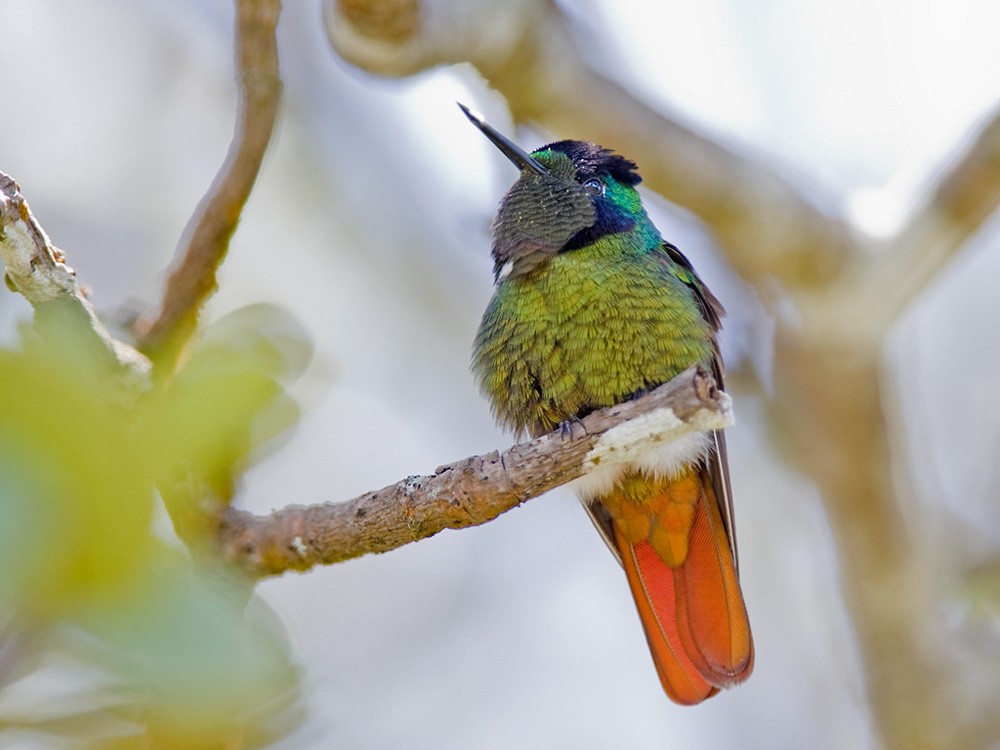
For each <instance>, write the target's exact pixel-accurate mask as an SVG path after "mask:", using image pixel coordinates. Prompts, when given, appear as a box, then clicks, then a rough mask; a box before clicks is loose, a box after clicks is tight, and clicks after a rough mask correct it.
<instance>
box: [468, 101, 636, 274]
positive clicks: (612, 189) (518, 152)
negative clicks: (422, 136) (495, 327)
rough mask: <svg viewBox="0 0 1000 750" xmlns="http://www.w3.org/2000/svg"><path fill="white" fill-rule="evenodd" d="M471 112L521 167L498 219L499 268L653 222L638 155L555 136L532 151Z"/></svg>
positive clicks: (526, 267)
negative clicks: (645, 202) (643, 197)
mask: <svg viewBox="0 0 1000 750" xmlns="http://www.w3.org/2000/svg"><path fill="white" fill-rule="evenodd" d="M458 106H459V107H461V109H462V111H463V112H464V113H465V115H466V117H468V118H469V120H471V121H472V123H473V124H474V125H475V126H476V127H477V128H479V129H480V130H481V131H482V132H483V134H484V135H485V136H486V137H487V138H488V139H489V140H490V141H491V142H492V143H493V144H494V145H495V146H496V147H497V148H499V149H500V151H502V152H503V153H504V155H505V156H507V158H508V159H510V160H511V161H512V162H513V163H514V165H515V166H517V167H518V168H519V169H520V170H521V175H520V177H519V178H518V180H517V182H515V183H514V184H513V186H511V188H510V190H508V191H507V193H506V194H505V195H504V196H503V198H502V199H501V200H500V208H499V210H498V211H497V214H496V217H495V218H494V219H493V225H492V229H493V250H492V254H493V271H494V274H495V275H496V276H497V278H499V276H500V273H501V272H502V271H503V269H504V268H505V267H506V266H507V265H508V264H510V268H511V270H510V272H511V274H523V273H527V272H529V271H531V270H532V269H534V268H536V267H538V266H539V265H541V264H542V263H544V262H545V261H546V260H548V259H549V258H550V257H552V256H554V255H556V254H558V253H562V252H569V251H571V250H576V249H579V248H582V247H585V246H587V245H589V244H591V243H592V242H595V241H596V240H599V239H600V238H601V237H604V236H606V235H609V234H615V233H618V232H627V231H629V230H631V229H633V228H634V227H635V226H636V224H637V223H638V222H640V221H642V222H644V223H648V219H647V218H646V212H645V210H644V209H643V207H642V201H641V200H640V198H639V193H638V192H637V190H636V188H635V186H636V185H637V184H638V183H639V182H640V181H641V179H642V178H641V177H639V173H638V172H637V171H636V169H637V167H636V164H635V162H633V161H630V160H629V159H626V158H625V157H624V156H621V155H619V154H616V153H614V152H613V151H611V150H610V149H606V148H602V147H601V146H598V145H596V144H593V143H586V142H584V141H556V142H555V143H550V144H548V145H546V146H542V147H541V148H539V149H536V150H535V151H533V152H531V153H530V154H528V153H527V152H525V151H524V150H523V149H521V148H520V147H518V146H517V145H516V144H515V143H513V141H511V140H510V139H508V138H507V137H506V136H504V135H503V134H501V133H500V132H499V131H497V130H496V129H495V128H493V127H492V126H491V125H489V124H487V123H486V122H484V121H483V119H482V118H481V117H479V116H478V115H475V114H474V113H472V112H471V111H470V110H469V109H468V108H466V107H465V106H463V105H461V104H459V105H458Z"/></svg>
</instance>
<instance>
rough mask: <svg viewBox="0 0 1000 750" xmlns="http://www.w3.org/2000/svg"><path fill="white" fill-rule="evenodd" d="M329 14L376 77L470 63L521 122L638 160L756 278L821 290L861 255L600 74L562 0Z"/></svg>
mask: <svg viewBox="0 0 1000 750" xmlns="http://www.w3.org/2000/svg"><path fill="white" fill-rule="evenodd" d="M486 14H488V15H489V18H490V22H489V23H483V22H482V18H483V17H484V15H486ZM324 17H325V21H326V27H327V34H328V36H329V38H330V41H331V44H332V45H333V47H334V49H335V50H336V51H337V53H338V54H339V55H341V56H342V57H343V58H344V59H346V60H347V61H348V62H351V63H353V64H355V65H358V66H359V67H361V68H363V69H364V70H367V71H369V72H374V73H378V74H380V75H391V76H405V75H412V74H414V73H417V72H419V71H421V70H425V69H428V68H431V67H434V66H437V65H441V64H442V63H459V62H470V63H472V64H473V65H474V66H475V67H476V68H477V69H478V70H479V71H480V72H481V73H482V74H483V75H484V76H485V77H486V78H487V80H488V81H489V82H490V84H491V85H492V86H493V87H495V88H496V89H497V90H498V91H499V92H500V93H501V94H503V96H504V98H505V99H506V100H507V104H508V106H509V107H510V111H511V114H512V115H513V116H514V120H515V122H534V123H537V124H539V125H541V126H542V127H544V128H545V129H547V130H549V131H551V132H553V133H555V134H557V135H558V136H559V137H565V138H581V139H585V140H591V141H594V142H596V143H601V144H603V145H606V146H610V147H613V148H614V149H615V150H616V151H619V152H621V153H623V154H625V155H626V156H628V157H629V158H633V159H636V160H637V161H638V163H639V166H640V170H641V172H642V175H643V180H644V184H646V185H648V186H649V187H650V188H651V189H653V190H654V191H656V192H657V193H659V194H660V195H663V196H665V197H667V198H668V199H669V200H671V201H672V202H674V203H676V204H677V205H680V206H683V207H684V208H687V209H688V210H690V211H692V212H693V213H695V214H696V215H698V216H700V217H701V218H702V219H703V220H704V221H705V223H706V224H707V225H708V227H709V229H710V230H711V231H712V233H713V235H714V236H715V237H716V239H717V240H718V242H719V244H720V246H721V248H722V249H723V250H724V251H725V253H726V257H727V259H728V260H729V261H730V263H732V265H733V266H734V267H735V268H736V269H737V271H739V272H740V273H741V275H743V276H744V278H747V279H749V280H751V281H753V280H760V279H778V280H780V281H783V282H785V283H786V284H791V285H800V286H814V285H818V284H822V283H824V282H827V281H829V280H830V279H832V278H834V277H836V276H837V275H838V274H839V273H840V272H841V271H842V269H843V267H844V265H845V263H846V262H847V261H848V260H849V259H850V258H851V257H852V256H853V255H855V254H856V252H857V248H856V247H855V246H854V245H853V243H852V241H851V236H850V233H849V231H848V227H847V226H846V224H845V223H844V222H843V221H842V220H841V219H840V217H839V216H837V215H836V214H835V213H834V212H833V211H832V210H831V208H832V206H830V205H827V206H819V205H817V204H816V203H815V202H814V201H813V200H812V199H811V198H807V197H806V192H805V191H804V190H803V189H801V188H800V186H799V185H798V184H795V183H793V182H792V181H791V180H790V179H788V178H786V177H785V176H783V175H781V174H779V173H778V172H776V171H774V170H773V169H771V168H769V167H768V166H766V165H765V164H764V163H762V162H761V161H759V160H757V159H754V158H752V157H751V156H750V155H749V154H748V153H747V152H745V151H744V152H743V153H741V152H739V151H737V150H735V149H732V148H729V147H728V146H726V145H723V144H722V143H720V142H718V141H716V140H713V139H710V138H706V137H705V136H703V135H701V134H699V133H696V132H695V131H694V130H692V129H691V128H689V127H687V126H686V125H684V124H682V123H681V122H680V121H678V120H677V119H675V118H671V117H668V116H666V115H664V114H662V113H661V112H659V111H657V110H655V109H653V108H652V107H650V106H648V105H646V104H645V103H643V102H642V101H640V100H639V99H638V98H636V97H635V96H634V95H632V94H631V93H630V92H629V91H627V90H626V88H625V87H624V86H622V85H621V84H620V83H618V82H617V81H614V80H611V79H610V78H607V77H606V76H604V75H601V74H600V73H598V72H596V71H595V70H594V69H593V68H592V67H591V65H590V60H589V59H588V57H587V56H586V55H585V54H584V51H583V50H581V46H580V44H579V43H578V42H577V39H576V35H575V34H574V31H573V29H572V24H571V23H570V21H569V19H568V18H567V17H566V16H565V14H564V13H563V11H562V10H561V9H560V8H559V6H558V4H557V3H552V2H550V1H549V0H522V1H521V2H516V3H497V2H489V1H488V0H480V1H478V2H470V0H325V2H324ZM580 92H586V95H581V93H580ZM799 182H800V183H801V182H803V181H802V180H801V179H800V180H799ZM809 192H810V194H811V195H816V194H818V193H819V190H818V189H817V187H816V186H815V185H813V186H810V188H809ZM828 203H830V204H832V203H833V201H832V199H831V200H829V201H828ZM762 216H766V217H767V220H766V221H762V220H761V217H762Z"/></svg>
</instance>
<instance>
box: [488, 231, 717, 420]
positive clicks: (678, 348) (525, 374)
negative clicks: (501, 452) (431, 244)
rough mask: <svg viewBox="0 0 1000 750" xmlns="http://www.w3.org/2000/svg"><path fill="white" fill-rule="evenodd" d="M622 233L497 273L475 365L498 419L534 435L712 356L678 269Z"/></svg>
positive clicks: (709, 336)
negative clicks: (518, 270) (522, 270)
mask: <svg viewBox="0 0 1000 750" xmlns="http://www.w3.org/2000/svg"><path fill="white" fill-rule="evenodd" d="M630 240H631V241H632V242H634V240H635V237H634V236H632V237H629V236H628V235H625V236H617V237H615V236H609V237H604V238H602V239H601V240H600V241H599V242H598V243H595V245H592V246H590V247H586V248H580V249H578V250H575V251H571V252H565V253H560V254H558V255H556V256H554V257H552V258H551V259H550V260H549V261H548V262H547V263H544V264H542V265H541V266H539V267H538V268H535V269H534V270H532V271H531V272H529V273H526V274H518V275H511V276H509V277H508V278H506V279H504V280H502V281H501V282H500V284H499V286H498V287H497V290H496V293H495V294H494V296H493V299H492V300H491V301H490V304H489V306H488V307H487V309H486V313H485V314H484V316H483V320H482V323H481V324H480V327H479V332H478V334H477V336H476V343H475V354H474V358H473V370H474V371H475V373H476V375H477V376H478V377H479V381H480V385H481V387H482V390H483V391H484V393H485V394H486V395H487V396H488V397H489V399H490V401H491V403H492V405H493V410H494V412H495V414H496V416H497V419H498V420H499V421H500V422H501V423H503V424H504V425H505V426H507V427H509V428H511V429H513V430H515V431H518V432H520V431H522V430H523V431H527V432H528V433H530V434H532V435H538V434H542V433H544V432H547V431H549V430H551V429H553V428H554V427H555V426H556V425H558V424H559V423H560V422H562V421H564V420H567V419H570V418H572V417H574V416H580V415H583V414H586V413H587V412H588V411H590V410H593V409H596V408H600V407H602V406H610V405H612V404H615V403H619V402H620V401H622V400H623V399H625V398H627V397H628V396H630V395H632V394H633V393H635V392H636V391H639V390H642V389H646V388H651V387H654V386H656V385H659V384H661V383H664V382H666V381H667V380H669V379H670V378H672V377H674V376H675V375H677V374H678V373H680V372H682V371H683V370H684V369H686V368H687V367H689V366H690V365H692V364H695V363H702V364H708V363H709V362H710V361H711V358H712V355H713V351H714V349H713V346H714V344H713V333H714V332H713V331H712V330H711V327H710V325H709V323H708V322H707V321H706V320H705V318H704V316H703V315H702V311H701V309H700V308H699V305H698V303H697V301H696V299H695V297H694V294H693V291H692V289H691V287H690V286H689V285H688V283H685V281H684V280H683V273H682V272H683V271H684V270H685V269H683V268H680V267H678V266H677V264H675V263H674V262H673V261H672V260H671V259H670V258H669V257H668V256H667V255H666V253H664V252H662V251H660V250H659V249H653V250H648V251H643V252H636V251H634V250H632V251H631V252H630V250H631V248H628V247H626V246H624V245H625V243H629V241H630ZM689 283H690V282H689ZM695 283H697V282H695Z"/></svg>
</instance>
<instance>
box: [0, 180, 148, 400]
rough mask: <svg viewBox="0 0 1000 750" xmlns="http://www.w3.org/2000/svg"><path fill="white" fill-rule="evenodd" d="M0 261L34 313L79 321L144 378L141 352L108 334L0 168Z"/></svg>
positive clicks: (125, 367)
mask: <svg viewBox="0 0 1000 750" xmlns="http://www.w3.org/2000/svg"><path fill="white" fill-rule="evenodd" d="M0 260H2V262H3V264H4V265H5V266H6V279H7V283H8V285H9V286H11V287H12V288H13V289H15V290H16V291H17V292H19V293H20V294H21V295H23V296H24V298H25V299H27V300H28V302H30V303H31V305H32V307H34V308H35V315H36V318H38V319H39V320H42V319H44V318H46V315H47V313H48V312H49V311H52V310H55V309H56V308H58V310H59V311H60V312H61V313H68V314H70V315H72V316H74V317H75V318H76V319H77V320H80V321H82V322H83V323H84V325H83V327H82V328H83V330H87V331H90V333H91V334H92V335H93V339H94V341H95V342H96V343H97V345H98V346H99V347H100V348H102V349H104V350H105V351H106V352H107V353H108V354H109V355H110V356H111V357H113V358H114V361H115V362H117V364H118V365H119V366H120V367H121V368H122V370H123V371H124V372H125V373H127V374H128V375H129V376H130V377H138V378H139V379H141V380H145V377H146V375H147V374H148V372H149V369H150V365H149V360H147V359H146V358H145V357H144V356H143V355H142V354H140V353H139V352H138V351H136V350H135V349H134V348H132V347H131V346H129V345H128V344H125V343H124V342H122V341H119V340H117V339H116V338H114V337H113V336H112V335H111V334H110V333H109V332H108V330H107V328H105V327H104V324H103V323H102V322H101V321H100V319H99V318H98V317H97V312H96V311H95V310H94V306H93V305H92V304H90V300H88V299H87V297H86V294H85V293H84V290H83V287H82V285H81V284H80V282H79V281H77V278H76V272H75V271H74V270H73V269H72V268H70V267H69V266H67V265H66V264H65V262H64V261H65V257H64V256H63V253H62V251H61V250H59V248H57V247H55V246H54V245H53V244H52V243H51V242H50V241H49V237H48V235H47V234H46V233H45V230H43V229H42V227H41V225H40V224H39V223H38V222H37V221H36V219H35V217H34V216H33V215H32V213H31V209H30V208H29V207H28V202H27V201H26V200H25V199H24V196H23V195H22V194H21V189H20V187H19V186H18V184H17V183H16V182H15V181H14V179H13V178H11V177H10V176H9V175H6V174H4V173H3V172H0Z"/></svg>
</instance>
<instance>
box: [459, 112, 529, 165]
mask: <svg viewBox="0 0 1000 750" xmlns="http://www.w3.org/2000/svg"><path fill="white" fill-rule="evenodd" d="M455 103H456V104H457V105H458V108H459V109H461V110H462V111H463V112H464V113H465V116H466V117H468V118H469V122H471V123H472V124H473V125H475V126H476V127H477V128H479V129H480V130H481V131H483V135H485V136H486V137H487V138H489V139H490V141H491V142H492V143H493V145H494V146H496V147H497V148H498V149H500V150H501V151H502V152H503V154H504V156H506V157H507V158H508V159H510V160H511V161H512V162H514V166H515V167H517V168H518V169H530V170H531V171H532V172H535V173H536V174H548V171H549V170H547V169H546V168H545V167H543V166H542V165H541V164H539V163H538V162H537V161H535V160H534V159H532V158H531V155H530V154H529V153H528V152H527V151H525V150H524V149H523V148H521V147H520V146H518V145H517V144H516V143H514V141H512V140H511V139H510V138H508V137H507V136H505V135H504V134H503V133H501V132H500V131H499V130H497V129H496V128H495V127H493V126H492V125H490V124H489V123H488V122H486V121H485V120H484V119H483V118H482V117H480V116H479V114H478V113H476V112H473V111H472V110H471V109H469V108H468V107H466V106H465V105H464V104H462V103H461V102H455Z"/></svg>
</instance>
